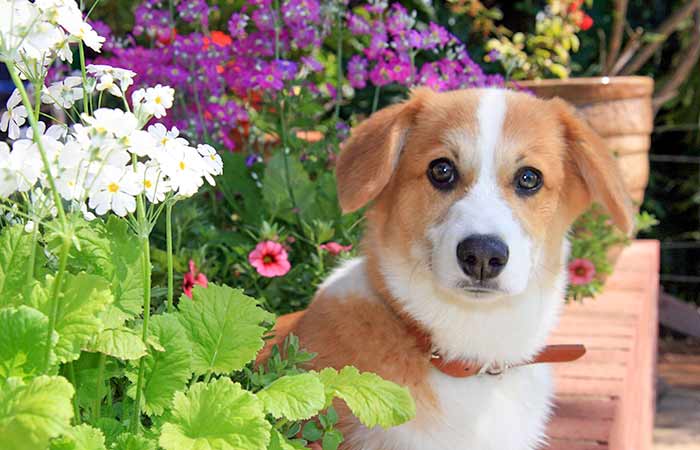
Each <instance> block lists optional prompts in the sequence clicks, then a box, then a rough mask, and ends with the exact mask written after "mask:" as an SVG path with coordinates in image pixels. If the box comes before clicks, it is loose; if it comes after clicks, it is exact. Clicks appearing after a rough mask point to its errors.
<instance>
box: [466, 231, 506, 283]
mask: <svg viewBox="0 0 700 450" xmlns="http://www.w3.org/2000/svg"><path fill="white" fill-rule="evenodd" d="M457 261H458V263H459V266H460V267H461V269H462V271H463V272H464V273H465V274H466V275H467V276H468V277H470V278H472V279H473V280H474V281H477V282H480V283H481V282H483V281H485V280H490V279H492V278H496V277H497V276H498V275H499V274H500V273H501V272H502V271H503V269H504V268H505V267H506V264H507V263H508V246H507V245H506V243H505V242H503V241H502V240H501V239H499V238H497V237H496V236H491V235H485V234H473V235H471V236H469V237H467V238H466V239H464V240H463V241H462V242H460V243H459V244H458V245H457Z"/></svg>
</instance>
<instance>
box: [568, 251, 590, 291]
mask: <svg viewBox="0 0 700 450" xmlns="http://www.w3.org/2000/svg"><path fill="white" fill-rule="evenodd" d="M594 276H595V265H593V263H592V262H591V261H590V260H588V259H584V258H577V259H574V260H573V261H571V262H570V263H569V282H570V283H571V284H573V285H574V286H580V285H582V284H588V283H590V282H591V281H593V277H594Z"/></svg>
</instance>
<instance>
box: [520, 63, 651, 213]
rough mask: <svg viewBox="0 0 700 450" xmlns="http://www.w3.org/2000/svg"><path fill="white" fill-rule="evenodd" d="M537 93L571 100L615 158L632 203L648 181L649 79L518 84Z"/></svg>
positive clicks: (641, 195)
mask: <svg viewBox="0 0 700 450" xmlns="http://www.w3.org/2000/svg"><path fill="white" fill-rule="evenodd" d="M518 84H519V85H521V86H522V87H525V88H527V89H530V90H531V91H533V92H534V93H535V95H537V96H538V97H543V98H551V97H560V98H563V99H564V100H567V101H568V102H569V103H572V104H573V105H574V106H576V108H577V109H578V110H579V112H580V113H581V115H582V116H583V117H584V118H585V119H586V120H588V122H589V123H590V125H591V126H592V127H593V129H594V130H595V131H597V132H598V134H600V136H602V137H603V139H604V140H605V142H606V143H607V144H608V148H609V150H610V151H612V152H613V153H614V154H615V155H616V156H617V160H618V162H619V164H620V168H621V169H622V176H623V178H624V181H625V185H626V186H627V190H628V192H629V194H630V197H631V198H632V200H633V201H634V202H635V204H636V205H637V206H639V205H641V203H642V201H643V200H644V190H645V188H646V186H647V183H648V181H649V147H650V145H651V132H652V130H653V128H654V112H653V108H652V104H651V97H652V93H653V91H654V80H653V79H652V78H649V77H636V76H635V77H596V78H570V79H568V80H536V81H523V82H518Z"/></svg>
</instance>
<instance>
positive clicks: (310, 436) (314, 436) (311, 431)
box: [301, 421, 323, 442]
mask: <svg viewBox="0 0 700 450" xmlns="http://www.w3.org/2000/svg"><path fill="white" fill-rule="evenodd" d="M301 437H303V438H304V439H306V440H307V441H309V442H316V441H318V440H319V439H321V438H322V437H323V431H322V430H321V429H320V428H318V425H317V424H316V422H314V421H309V422H306V423H305V424H304V428H303V429H302V431H301Z"/></svg>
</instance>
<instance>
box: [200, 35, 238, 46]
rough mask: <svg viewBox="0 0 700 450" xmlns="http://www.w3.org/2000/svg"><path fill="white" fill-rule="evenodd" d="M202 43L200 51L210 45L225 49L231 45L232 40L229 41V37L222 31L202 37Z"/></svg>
mask: <svg viewBox="0 0 700 450" xmlns="http://www.w3.org/2000/svg"><path fill="white" fill-rule="evenodd" d="M202 42H203V43H204V44H203V45H202V50H207V49H209V46H210V45H211V44H212V43H214V44H216V45H217V46H219V47H226V46H228V45H231V44H232V43H233V40H232V39H231V36H229V35H228V34H226V33H224V32H222V31H212V32H211V34H210V35H209V36H204V37H203V38H202Z"/></svg>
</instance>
